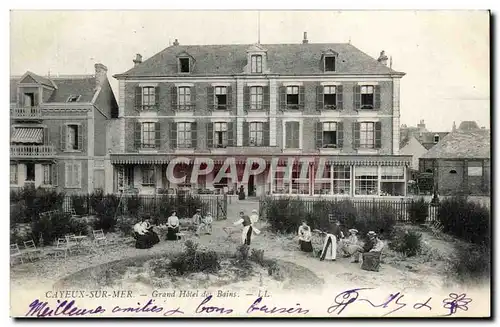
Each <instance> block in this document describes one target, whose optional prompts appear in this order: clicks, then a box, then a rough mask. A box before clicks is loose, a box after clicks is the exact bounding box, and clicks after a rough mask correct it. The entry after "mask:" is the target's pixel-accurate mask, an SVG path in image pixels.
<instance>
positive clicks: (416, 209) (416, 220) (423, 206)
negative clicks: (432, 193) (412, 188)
mask: <svg viewBox="0 0 500 327" xmlns="http://www.w3.org/2000/svg"><path fill="white" fill-rule="evenodd" d="M408 215H409V218H410V221H411V223H412V224H425V222H426V220H427V216H428V215H429V205H428V204H427V203H426V202H425V200H424V198H420V199H418V200H417V201H412V202H411V204H410V206H409V208H408Z"/></svg>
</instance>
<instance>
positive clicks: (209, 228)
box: [202, 212, 214, 235]
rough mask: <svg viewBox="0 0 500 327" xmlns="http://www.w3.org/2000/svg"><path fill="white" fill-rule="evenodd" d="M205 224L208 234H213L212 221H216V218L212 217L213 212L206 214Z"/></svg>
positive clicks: (203, 220)
mask: <svg viewBox="0 0 500 327" xmlns="http://www.w3.org/2000/svg"><path fill="white" fill-rule="evenodd" d="M202 222H203V224H204V225H205V231H206V233H207V234H209V235H210V234H212V223H213V222H214V218H213V217H212V214H211V213H210V212H209V213H207V215H206V216H205V218H203V219H202Z"/></svg>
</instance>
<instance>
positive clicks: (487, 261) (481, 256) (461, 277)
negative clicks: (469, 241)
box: [448, 245, 492, 283]
mask: <svg viewBox="0 0 500 327" xmlns="http://www.w3.org/2000/svg"><path fill="white" fill-rule="evenodd" d="M456 250H457V255H456V256H455V257H454V258H453V259H452V261H451V264H450V266H449V268H448V269H449V273H451V274H452V276H453V277H454V278H455V279H456V280H458V281H459V282H461V283H471V282H473V283H480V282H482V281H483V280H485V279H487V278H489V277H490V271H491V268H490V267H491V259H492V258H491V252H490V248H489V247H488V246H484V245H481V246H476V245H469V246H463V245H462V246H458V245H457V248H456Z"/></svg>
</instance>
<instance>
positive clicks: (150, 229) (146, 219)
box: [142, 216, 160, 245]
mask: <svg viewBox="0 0 500 327" xmlns="http://www.w3.org/2000/svg"><path fill="white" fill-rule="evenodd" d="M149 220H150V217H149V216H145V217H144V218H143V221H142V225H143V228H144V231H145V232H146V236H148V237H149V238H150V241H151V244H152V245H155V244H158V243H160V238H159V237H158V234H156V232H155V231H154V230H153V225H151V223H150V222H149Z"/></svg>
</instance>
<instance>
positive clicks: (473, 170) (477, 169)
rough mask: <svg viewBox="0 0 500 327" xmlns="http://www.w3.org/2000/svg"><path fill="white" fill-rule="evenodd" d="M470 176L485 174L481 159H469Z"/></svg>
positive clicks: (468, 171) (468, 170)
mask: <svg viewBox="0 0 500 327" xmlns="http://www.w3.org/2000/svg"><path fill="white" fill-rule="evenodd" d="M467 175H468V176H483V167H482V165H481V162H480V161H469V162H468V163H467Z"/></svg>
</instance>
